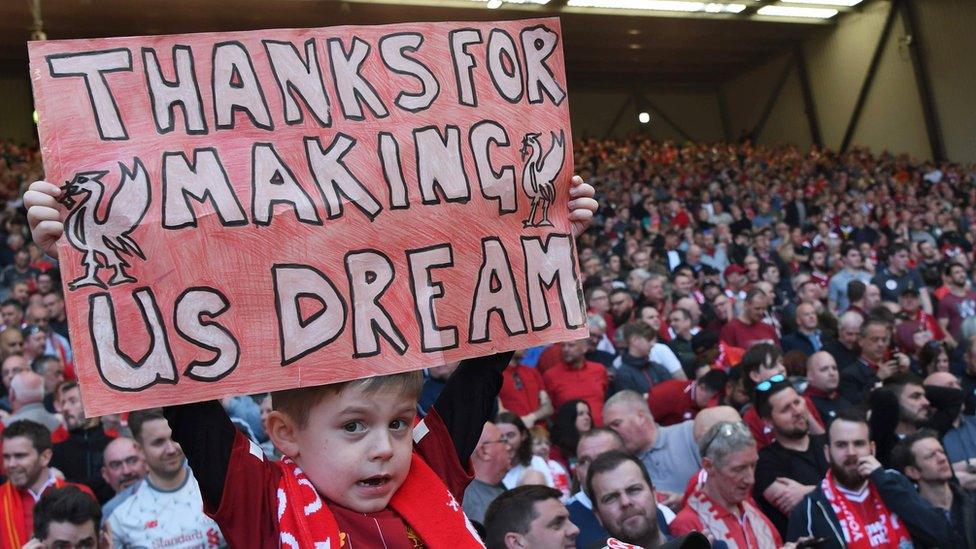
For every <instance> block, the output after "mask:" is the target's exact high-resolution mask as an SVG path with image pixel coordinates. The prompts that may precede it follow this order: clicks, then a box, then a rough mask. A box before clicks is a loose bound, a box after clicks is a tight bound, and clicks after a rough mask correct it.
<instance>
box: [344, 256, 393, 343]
mask: <svg viewBox="0 0 976 549" xmlns="http://www.w3.org/2000/svg"><path fill="white" fill-rule="evenodd" d="M345 264H346V276H347V277H348V280H349V295H350V298H349V301H350V302H351V303H352V319H353V321H352V339H353V348H354V352H353V355H352V357H353V358H365V357H370V356H376V355H378V354H380V340H379V338H380V337H383V339H385V340H386V341H387V342H388V343H389V344H390V345H392V346H393V350H394V351H396V352H397V354H400V355H403V354H405V353H406V352H407V340H406V339H405V338H404V337H403V334H402V333H401V332H400V329H399V328H397V325H396V323H394V322H393V317H391V316H390V313H388V312H387V311H386V309H384V308H383V305H381V304H380V298H381V297H383V294H384V293H386V290H387V289H388V288H389V287H390V285H391V284H393V277H394V275H395V274H396V273H395V271H394V268H393V262H392V261H390V258H389V257H387V256H386V255H385V254H383V253H382V252H380V251H379V250H356V251H352V252H349V253H347V254H346V257H345Z"/></svg>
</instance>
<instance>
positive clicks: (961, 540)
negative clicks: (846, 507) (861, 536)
mask: <svg viewBox="0 0 976 549" xmlns="http://www.w3.org/2000/svg"><path fill="white" fill-rule="evenodd" d="M891 459H892V463H893V464H894V466H895V467H897V468H898V470H899V471H901V472H902V473H904V475H905V476H906V477H908V478H910V479H911V480H912V482H914V483H915V484H916V486H918V494H919V495H920V496H922V499H923V500H924V501H925V503H927V504H928V505H929V506H930V507H931V508H932V509H931V510H929V509H927V510H926V513H927V514H928V513H932V512H933V511H937V512H939V513H942V515H943V516H944V517H947V519H948V521H949V523H950V524H949V531H950V532H952V535H953V537H952V541H951V542H950V547H965V548H967V549H976V501H974V500H973V498H972V496H970V495H969V494H968V493H967V492H966V491H964V490H963V489H962V488H961V487H960V486H959V484H958V483H956V481H955V480H954V479H953V478H952V464H950V463H949V458H948V457H946V452H945V448H943V447H942V443H941V442H939V438H938V433H936V432H935V431H933V430H931V429H921V430H919V431H917V432H915V433H914V434H912V435H909V436H907V437H905V438H904V439H902V441H901V442H899V443H898V445H897V446H895V448H894V450H893V451H892V453H891ZM916 545H917V546H921V547H924V545H921V544H916Z"/></svg>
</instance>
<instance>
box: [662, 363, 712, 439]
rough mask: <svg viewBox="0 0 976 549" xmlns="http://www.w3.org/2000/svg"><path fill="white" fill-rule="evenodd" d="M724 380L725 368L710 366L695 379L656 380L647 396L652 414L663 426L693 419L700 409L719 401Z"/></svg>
mask: <svg viewBox="0 0 976 549" xmlns="http://www.w3.org/2000/svg"><path fill="white" fill-rule="evenodd" d="M727 382H728V375H726V373H725V372H724V371H722V370H716V369H709V370H708V372H706V373H705V374H704V375H702V376H701V377H700V378H698V379H697V380H695V381H689V380H678V379H671V380H668V381H664V382H662V383H659V384H657V385H655V386H654V387H652V388H651V391H650V393H648V395H647V403H648V405H649V406H650V408H651V415H652V416H654V421H656V422H657V423H658V424H659V425H662V426H665V427H667V426H668V425H676V424H678V423H681V422H682V421H688V420H689V419H695V416H696V415H697V414H698V412H699V411H701V410H704V409H705V408H707V407H709V406H715V405H716V404H718V395H719V394H721V393H722V391H723V390H724V389H725V384H726V383H727Z"/></svg>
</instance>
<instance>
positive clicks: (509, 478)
mask: <svg viewBox="0 0 976 549" xmlns="http://www.w3.org/2000/svg"><path fill="white" fill-rule="evenodd" d="M529 469H532V470H535V471H539V472H540V473H542V476H544V477H546V486H548V487H550V488H554V487H555V482H554V481H553V480H552V471H550V470H549V465H547V464H546V460H544V459H542V458H541V457H539V456H532V461H530V462H529V465H528V466H525V465H522V464H521V463H519V464H518V465H516V466H515V467H512V468H511V469H509V470H508V473H506V474H505V478H503V479H502V484H504V485H505V488H506V489H508V490H511V489H512V488H515V487H516V486H518V485H519V481H520V480H522V474H523V473H525V471H527V470H529Z"/></svg>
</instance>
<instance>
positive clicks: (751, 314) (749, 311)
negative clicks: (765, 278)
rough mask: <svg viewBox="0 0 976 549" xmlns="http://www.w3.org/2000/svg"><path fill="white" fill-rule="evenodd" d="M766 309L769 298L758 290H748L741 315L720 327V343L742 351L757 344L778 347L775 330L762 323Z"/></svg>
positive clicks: (777, 337)
mask: <svg viewBox="0 0 976 549" xmlns="http://www.w3.org/2000/svg"><path fill="white" fill-rule="evenodd" d="M767 307H769V297H767V296H766V293H765V292H763V291H762V290H758V289H752V290H749V293H748V294H746V300H745V304H744V306H743V307H742V314H741V315H739V316H737V317H735V318H733V319H732V320H730V321H729V322H728V323H726V324H725V326H722V332H721V338H722V341H724V342H726V343H728V344H729V345H732V346H733V347H740V348H742V349H748V348H749V347H752V346H753V345H755V344H757V343H773V344H776V345H779V336H777V335H776V330H775V329H773V327H772V326H770V325H769V324H766V323H765V322H764V321H763V319H765V318H766V309H767Z"/></svg>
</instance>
